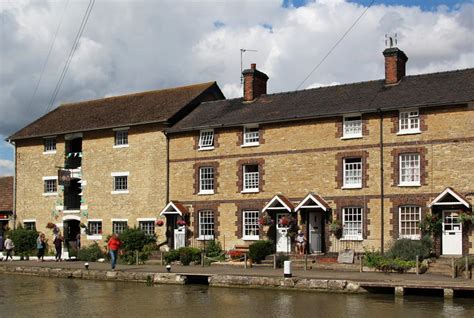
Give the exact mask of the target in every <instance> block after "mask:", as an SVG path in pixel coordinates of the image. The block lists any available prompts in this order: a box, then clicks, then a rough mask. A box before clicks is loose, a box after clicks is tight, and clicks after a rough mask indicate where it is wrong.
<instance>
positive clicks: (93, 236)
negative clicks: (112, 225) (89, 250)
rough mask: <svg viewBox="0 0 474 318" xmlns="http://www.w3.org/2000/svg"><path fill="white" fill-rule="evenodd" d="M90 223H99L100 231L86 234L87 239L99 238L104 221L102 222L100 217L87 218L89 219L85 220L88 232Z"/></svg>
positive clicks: (94, 239) (102, 231) (100, 237)
mask: <svg viewBox="0 0 474 318" xmlns="http://www.w3.org/2000/svg"><path fill="white" fill-rule="evenodd" d="M90 223H100V232H101V233H94V234H87V239H88V240H93V241H96V240H101V239H102V235H103V233H104V223H103V222H102V219H89V220H87V230H88V232H89V233H90V227H89V226H90V225H89V224H90Z"/></svg>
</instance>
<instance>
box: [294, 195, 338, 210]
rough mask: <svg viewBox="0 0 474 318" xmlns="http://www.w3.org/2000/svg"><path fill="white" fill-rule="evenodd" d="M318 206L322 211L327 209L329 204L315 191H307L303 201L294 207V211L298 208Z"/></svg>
mask: <svg viewBox="0 0 474 318" xmlns="http://www.w3.org/2000/svg"><path fill="white" fill-rule="evenodd" d="M315 208H320V209H322V210H323V211H328V210H329V209H330V207H329V204H327V202H326V201H324V199H323V198H321V197H320V196H319V195H317V194H315V193H309V194H308V195H307V196H306V197H305V198H304V199H303V201H301V203H300V204H298V206H297V207H296V209H295V211H296V212H298V211H299V210H300V209H315Z"/></svg>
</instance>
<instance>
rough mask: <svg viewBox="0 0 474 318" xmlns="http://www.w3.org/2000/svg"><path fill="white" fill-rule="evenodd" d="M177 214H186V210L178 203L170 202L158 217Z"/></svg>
mask: <svg viewBox="0 0 474 318" xmlns="http://www.w3.org/2000/svg"><path fill="white" fill-rule="evenodd" d="M169 214H178V215H180V216H183V215H184V214H188V210H187V209H186V208H185V207H184V205H182V204H181V203H179V202H176V201H170V202H169V203H168V204H167V205H166V206H165V208H164V209H163V210H162V211H161V212H160V215H169Z"/></svg>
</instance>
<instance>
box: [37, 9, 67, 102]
mask: <svg viewBox="0 0 474 318" xmlns="http://www.w3.org/2000/svg"><path fill="white" fill-rule="evenodd" d="M68 5H69V0H67V1H66V5H65V6H64V12H63V14H62V15H61V19H60V20H59V23H58V26H57V27H56V32H55V33H54V37H53V42H51V46H50V47H49V51H48V54H47V56H46V60H45V61H44V64H43V69H42V70H41V74H40V77H39V79H38V82H37V83H36V86H35V89H34V91H33V95H31V99H30V103H29V104H28V111H29V110H30V109H31V105H32V104H33V100H34V98H35V97H36V92H37V91H38V87H39V86H40V83H41V80H42V79H43V74H44V71H45V69H46V65H48V61H49V57H50V55H51V51H52V50H53V47H54V43H55V42H56V38H57V36H58V32H59V29H60V28H61V25H62V23H63V19H64V16H65V15H66V11H67V7H68Z"/></svg>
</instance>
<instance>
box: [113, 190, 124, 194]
mask: <svg viewBox="0 0 474 318" xmlns="http://www.w3.org/2000/svg"><path fill="white" fill-rule="evenodd" d="M110 193H111V194H128V190H125V191H110Z"/></svg>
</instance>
